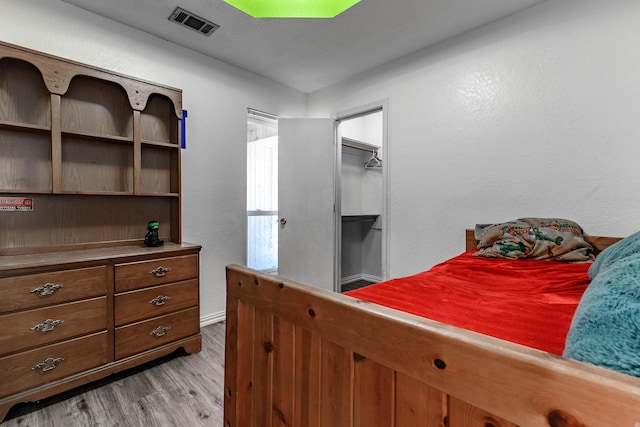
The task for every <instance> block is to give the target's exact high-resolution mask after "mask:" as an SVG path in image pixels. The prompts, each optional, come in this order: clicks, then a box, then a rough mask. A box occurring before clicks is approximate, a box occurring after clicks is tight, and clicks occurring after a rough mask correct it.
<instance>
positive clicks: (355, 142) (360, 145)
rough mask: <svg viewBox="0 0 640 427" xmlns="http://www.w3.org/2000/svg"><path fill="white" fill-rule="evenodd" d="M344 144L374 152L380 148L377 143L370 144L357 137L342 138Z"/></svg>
mask: <svg viewBox="0 0 640 427" xmlns="http://www.w3.org/2000/svg"><path fill="white" fill-rule="evenodd" d="M342 145H343V146H344V147H350V148H355V149H356V150H362V151H369V152H374V151H378V150H380V147H379V146H377V145H373V144H369V143H367V142H363V141H358V140H356V139H351V138H344V137H343V138H342Z"/></svg>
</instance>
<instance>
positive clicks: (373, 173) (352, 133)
mask: <svg viewBox="0 0 640 427" xmlns="http://www.w3.org/2000/svg"><path fill="white" fill-rule="evenodd" d="M384 105H385V103H379V104H375V105H371V106H367V107H364V108H363V109H361V110H356V111H351V112H346V113H342V114H339V115H337V119H338V137H339V140H340V146H339V148H338V151H339V153H338V155H337V158H338V165H339V170H338V171H337V172H338V176H339V179H337V182H338V185H337V187H338V197H337V199H338V200H339V203H338V206H339V212H340V218H339V220H338V222H339V224H338V227H337V229H338V230H337V233H336V234H337V236H336V245H337V248H339V250H338V251H337V253H338V254H339V259H337V260H336V268H337V270H338V271H339V275H338V277H337V282H338V283H337V285H338V286H337V290H339V291H341V292H345V291H348V290H352V289H357V288H360V287H363V286H367V285H370V284H373V283H378V282H381V281H382V280H385V278H386V271H387V262H386V247H387V245H386V237H387V232H386V230H387V229H386V224H387V222H388V212H387V203H386V200H387V191H386V179H387V175H386V166H387V161H386V160H387V159H386V157H387V144H386V126H385V115H384V114H385V111H384Z"/></svg>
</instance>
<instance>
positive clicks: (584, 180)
mask: <svg viewBox="0 0 640 427" xmlns="http://www.w3.org/2000/svg"><path fill="white" fill-rule="evenodd" d="M639 22H640V2H638V1H637V0H608V1H602V0H548V1H546V2H544V3H541V4H539V5H537V6H535V7H533V8H530V9H528V10H525V11H523V12H521V13H517V14H514V15H512V16H510V17H507V18H505V19H502V20H499V21H497V22H494V23H492V24H490V25H487V26H484V27H482V28H480V29H477V30H474V31H472V32H469V33H466V34H464V35H462V36H459V37H456V38H454V39H451V40H448V41H446V42H443V43H441V44H439V45H437V46H435V47H432V48H429V49H426V50H424V51H422V52H419V53H417V54H414V55H411V56H410V57H406V58H404V59H402V60H400V61H397V62H395V63H393V64H389V65H387V66H383V67H381V68H378V69H375V70H370V71H368V72H366V73H364V74H362V75H359V76H357V77H356V78H353V79H350V80H348V81H345V82H343V83H340V84H338V85H336V86H334V87H331V88H328V89H325V90H321V91H318V92H315V93H313V94H311V95H310V100H309V113H310V116H313V117H326V116H327V115H328V114H331V113H335V112H339V111H343V110H346V109H350V108H354V107H357V106H359V105H366V104H369V103H371V102H374V101H378V100H380V99H388V101H389V108H388V114H389V116H388V140H389V153H388V156H389V158H388V159H387V158H386V159H385V168H388V170H389V176H390V218H388V220H389V226H390V243H389V245H390V247H389V253H390V272H389V273H390V275H391V276H392V277H393V276H399V275H406V274H412V273H414V272H417V271H420V270H424V269H426V268H428V267H430V266H431V265H432V264H434V263H436V262H439V261H441V260H443V259H445V258H448V257H450V256H452V255H455V254H457V253H459V252H460V251H461V250H462V249H463V247H464V246H463V245H464V242H463V238H464V235H463V229H464V228H472V227H473V226H474V225H475V224H476V223H483V222H497V221H504V220H509V219H515V218H519V217H523V216H543V217H552V216H557V217H566V218H571V219H574V220H576V221H578V222H579V223H580V224H581V225H582V226H583V227H584V228H585V230H586V232H587V233H589V234H594V235H617V236H626V235H628V234H631V233H633V232H635V231H637V230H639V229H640V220H639V219H638V212H639V211H640V173H638V170H639V166H640V165H639V162H640V53H639V52H640V51H639V50H638V40H640V25H639V24H638V23H639Z"/></svg>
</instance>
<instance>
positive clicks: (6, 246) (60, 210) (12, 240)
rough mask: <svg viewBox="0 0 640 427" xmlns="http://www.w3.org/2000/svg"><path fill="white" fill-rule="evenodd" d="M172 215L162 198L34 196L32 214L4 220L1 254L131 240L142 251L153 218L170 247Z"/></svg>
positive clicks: (1, 218)
mask: <svg viewBox="0 0 640 427" xmlns="http://www.w3.org/2000/svg"><path fill="white" fill-rule="evenodd" d="M123 206H124V207H123ZM171 212H172V199H169V198H164V197H128V196H111V195H109V196H105V197H103V196H89V195H44V194H43V195H36V196H35V197H34V210H33V211H32V212H27V213H23V214H17V215H0V229H2V230H3V233H0V254H2V255H7V254H14V252H12V250H14V251H15V252H17V253H25V252H42V251H43V250H47V248H52V249H67V247H73V245H82V244H92V243H93V244H100V245H102V246H107V245H108V244H112V245H113V244H114V243H115V244H117V243H118V242H126V243H125V244H130V242H131V241H132V240H137V242H138V243H137V244H139V245H140V246H142V243H143V239H144V235H145V233H146V231H147V222H149V221H150V220H152V219H155V220H158V221H160V233H161V234H160V238H161V239H164V241H165V243H167V242H170V241H172V240H171V235H172V233H173V222H174V220H177V219H175V218H173V217H172V215H171ZM43 224H46V225H47V228H46V230H47V231H46V233H45V232H43V228H42V227H43ZM52 249H48V250H52Z"/></svg>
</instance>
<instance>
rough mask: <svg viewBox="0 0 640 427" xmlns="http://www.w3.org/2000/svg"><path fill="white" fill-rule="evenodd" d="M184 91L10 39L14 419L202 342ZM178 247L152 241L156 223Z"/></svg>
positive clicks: (3, 135) (4, 298)
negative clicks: (185, 232) (22, 405)
mask: <svg viewBox="0 0 640 427" xmlns="http://www.w3.org/2000/svg"><path fill="white" fill-rule="evenodd" d="M181 118H182V92H181V91H180V90H179V89H175V88H171V87H167V86H162V85H157V84H154V83H151V82H147V81H143V80H140V79H136V78H132V77H128V76H123V75H120V74H117V73H113V72H110V71H108V70H103V69H99V68H96V67H91V66H87V65H83V64H80V63H77V62H73V61H69V60H65V59H62V58H58V57H54V56H51V55H47V54H43V53H40V52H36V51H32V50H29V49H25V48H21V47H18V46H14V45H10V44H6V43H0V230H1V233H0V296H1V298H0V322H2V325H3V327H4V329H3V334H2V336H0V384H3V386H2V387H1V390H0V421H1V420H2V418H4V416H5V415H6V413H7V411H8V410H9V408H10V407H11V406H13V405H14V404H16V403H18V402H24V401H29V400H37V399H42V398H44V397H47V396H51V395H53V394H56V393H60V392H62V391H65V390H68V389H70V388H72V387H76V386H79V385H82V384H85V383H87V382H90V381H93V380H96V379H99V378H102V377H105V376H108V375H110V374H112V373H115V372H118V371H122V370H124V369H127V368H130V367H133V366H136V365H139V364H141V363H144V362H147V361H149V360H152V359H155V358H157V357H160V356H162V355H166V354H168V353H170V352H172V351H174V350H176V349H178V348H184V349H185V350H186V351H187V352H190V353H191V352H197V351H199V350H200V347H201V337H200V326H199V325H200V320H199V319H200V313H199V290H198V288H199V252H200V246H198V245H194V244H189V243H184V242H182V235H181V229H182V224H181V184H180V155H181V152H180V140H179V135H180V132H179V129H180V120H181ZM151 220H156V221H159V222H160V230H159V231H160V234H159V237H160V239H162V240H164V245H163V246H160V247H152V248H149V247H145V246H144V237H145V234H146V232H147V223H148V222H149V221H151Z"/></svg>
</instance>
